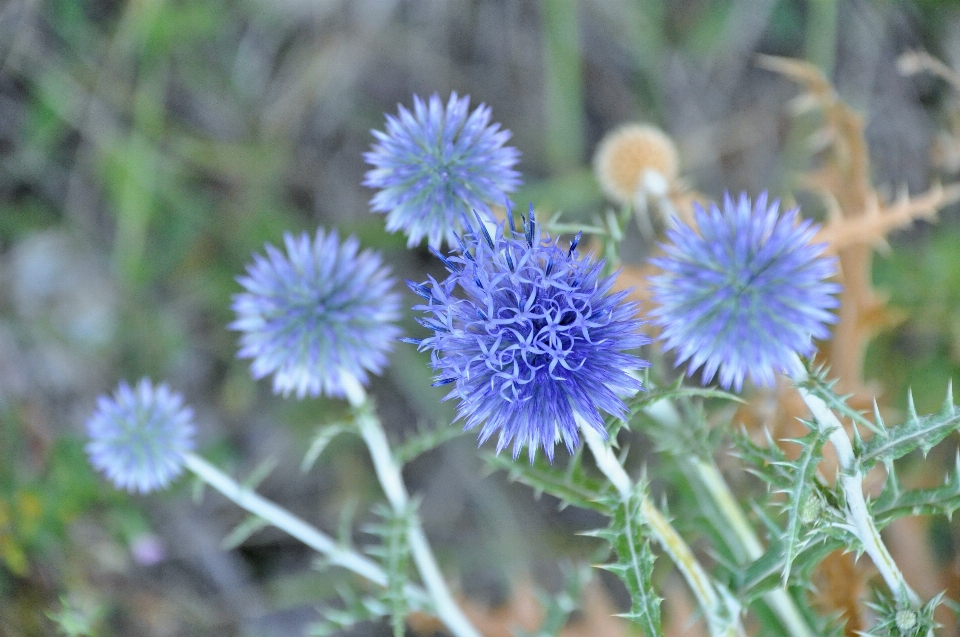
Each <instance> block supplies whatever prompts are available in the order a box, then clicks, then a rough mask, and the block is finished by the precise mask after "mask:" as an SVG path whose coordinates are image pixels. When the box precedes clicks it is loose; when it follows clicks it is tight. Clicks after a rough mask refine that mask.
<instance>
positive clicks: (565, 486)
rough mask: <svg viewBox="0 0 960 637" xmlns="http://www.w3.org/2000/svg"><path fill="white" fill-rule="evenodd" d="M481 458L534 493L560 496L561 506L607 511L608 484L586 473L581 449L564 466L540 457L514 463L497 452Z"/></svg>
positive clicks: (604, 512)
mask: <svg viewBox="0 0 960 637" xmlns="http://www.w3.org/2000/svg"><path fill="white" fill-rule="evenodd" d="M483 458H484V459H485V460H486V462H487V464H488V465H490V466H491V467H492V468H494V469H503V470H505V471H506V472H507V476H508V477H509V478H510V479H511V480H513V481H515V482H522V483H523V484H525V485H527V486H529V487H532V488H533V489H534V492H535V493H536V494H537V495H539V494H540V493H548V494H550V495H552V496H554V497H556V498H559V499H560V502H561V506H562V507H566V506H568V505H574V506H578V507H581V508H584V509H593V510H595V511H599V512H600V513H603V514H606V515H609V514H610V509H609V508H608V507H607V505H606V504H605V499H604V497H603V496H604V494H605V493H606V492H608V491H609V490H610V485H609V484H607V483H606V482H604V481H602V480H597V479H596V478H593V477H590V476H588V475H587V474H586V472H585V471H584V470H583V453H582V452H581V451H578V452H577V453H576V454H574V455H573V457H571V458H570V461H569V462H568V463H567V466H566V468H563V469H561V468H559V467H557V466H556V465H553V464H550V462H548V461H547V460H546V459H545V458H541V457H538V458H537V459H536V460H535V461H534V462H533V464H528V463H526V462H516V461H514V460H512V459H511V458H509V457H507V456H501V455H499V454H496V455H495V454H483Z"/></svg>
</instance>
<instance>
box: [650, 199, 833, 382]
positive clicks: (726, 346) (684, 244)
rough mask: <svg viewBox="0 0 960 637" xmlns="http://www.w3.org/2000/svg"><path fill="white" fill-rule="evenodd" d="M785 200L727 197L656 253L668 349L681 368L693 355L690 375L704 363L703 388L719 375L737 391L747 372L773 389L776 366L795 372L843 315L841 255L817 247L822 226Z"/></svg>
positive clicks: (656, 286)
mask: <svg viewBox="0 0 960 637" xmlns="http://www.w3.org/2000/svg"><path fill="white" fill-rule="evenodd" d="M779 203H780V202H779V201H776V200H775V201H774V202H773V203H771V204H768V203H767V195H766V193H763V194H761V195H760V196H759V197H758V198H757V201H756V203H755V204H753V205H751V203H750V199H749V198H748V197H747V195H746V194H742V195H740V198H739V200H737V201H736V202H734V201H733V200H732V199H731V198H730V196H729V195H725V196H724V201H723V210H722V211H721V210H720V209H719V208H718V207H717V206H716V205H711V206H710V209H709V211H704V210H703V209H702V208H700V207H697V209H696V223H697V229H693V228H691V227H689V226H685V225H680V226H677V227H675V228H673V229H671V230H669V231H668V232H667V237H668V238H669V239H670V241H671V243H669V244H667V245H664V246H662V247H663V248H664V250H665V251H666V256H665V257H663V258H655V259H651V262H653V263H654V265H656V266H658V267H659V268H660V269H661V270H662V271H663V273H662V274H660V275H658V276H655V277H652V278H651V284H652V285H651V290H652V293H653V300H654V301H655V302H656V303H657V304H658V305H659V307H658V308H657V309H655V310H654V311H653V312H652V315H653V316H654V317H655V319H654V320H655V323H656V324H658V325H660V326H661V327H662V328H663V339H664V341H665V347H666V348H668V349H674V350H676V352H677V364H678V365H681V364H683V363H684V362H685V361H689V369H688V374H692V373H693V372H694V371H695V370H696V369H697V368H699V367H701V366H703V373H702V379H703V383H704V384H706V383H709V382H710V381H711V380H712V379H713V378H714V376H715V375H717V373H718V372H719V377H720V385H722V386H723V387H725V388H728V389H729V388H730V387H733V388H735V389H736V390H737V391H740V389H741V387H742V386H743V379H744V378H745V377H746V376H747V375H748V374H749V376H750V378H751V380H753V382H754V383H756V384H758V385H772V384H773V381H774V374H775V372H778V371H779V372H786V373H792V372H794V371H798V370H795V369H794V367H795V361H796V360H797V359H796V355H797V354H800V355H809V354H811V353H812V352H813V350H814V344H813V339H815V338H818V339H822V338H826V337H827V336H828V335H829V332H828V330H827V327H826V324H827V323H833V322H834V321H835V320H836V317H835V315H834V314H833V313H831V312H830V311H829V310H831V309H833V308H835V307H837V306H838V304H839V303H838V301H837V299H836V297H835V296H834V295H835V294H836V293H837V292H838V291H839V290H840V286H839V285H837V284H835V283H829V282H827V279H829V278H830V277H831V276H833V275H834V274H835V273H836V270H837V265H836V259H834V258H827V257H822V256H820V255H821V253H822V252H823V250H824V248H825V245H824V244H811V243H810V240H811V239H812V238H813V236H814V235H815V234H816V232H817V229H818V226H817V225H815V224H813V223H812V222H811V221H809V220H802V221H798V218H797V217H798V215H797V213H798V210H796V209H794V210H790V211H788V212H786V213H784V214H783V215H780V214H779V213H778V208H779Z"/></svg>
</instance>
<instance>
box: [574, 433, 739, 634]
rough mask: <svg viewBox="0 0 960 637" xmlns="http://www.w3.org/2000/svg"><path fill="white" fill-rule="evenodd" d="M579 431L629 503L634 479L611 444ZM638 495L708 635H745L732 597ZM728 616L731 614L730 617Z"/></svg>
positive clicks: (646, 497)
mask: <svg viewBox="0 0 960 637" xmlns="http://www.w3.org/2000/svg"><path fill="white" fill-rule="evenodd" d="M580 431H581V432H582V433H583V437H584V440H586V443H587V446H588V447H590V451H591V452H592V453H593V457H594V458H595V459H596V462H597V467H598V468H599V469H600V471H602V472H603V474H604V475H605V476H607V478H608V479H609V480H610V482H611V483H612V484H613V486H614V488H616V490H617V492H618V493H619V494H620V498H621V499H622V500H623V501H624V502H628V501H629V500H630V498H632V497H633V495H634V484H633V480H631V479H630V476H628V475H627V472H626V471H625V470H624V468H623V465H621V464H620V461H619V460H617V457H616V456H615V455H614V453H613V449H612V448H611V446H610V443H608V442H606V441H604V440H603V439H602V438H601V437H600V434H598V433H597V432H596V431H595V430H594V429H593V428H592V427H590V426H589V425H586V424H582V425H581V427H580ZM641 497H642V498H643V499H642V500H641V504H640V514H641V515H642V516H643V518H644V521H645V522H646V523H647V524H648V525H649V527H650V529H651V531H652V533H653V539H654V540H656V542H657V543H658V544H659V545H660V546H661V547H662V548H663V550H664V551H665V552H666V553H667V555H669V556H670V559H671V560H672V561H673V563H674V565H675V566H676V567H677V570H679V571H680V573H681V574H682V575H683V577H684V579H685V580H686V581H687V585H688V586H689V587H690V590H692V591H693V594H694V596H695V597H696V598H697V602H698V603H699V604H700V608H701V609H703V612H704V615H705V616H706V618H707V623H708V625H709V628H710V634H711V635H713V636H715V637H719V636H721V635H723V636H727V635H731V636H732V635H744V634H745V633H744V630H743V626H742V625H741V624H740V619H739V609H732V610H731V609H730V608H729V605H730V604H731V603H735V602H734V601H733V599H732V597H730V596H726V597H727V599H721V597H720V594H719V593H718V590H717V588H716V587H715V585H714V582H713V580H712V578H711V577H710V575H709V574H708V573H707V572H706V570H704V568H703V566H702V565H701V564H700V562H698V561H697V558H696V557H695V556H694V554H693V551H691V550H690V547H689V546H687V543H686V542H685V541H684V539H683V538H682V537H681V536H680V534H679V533H677V531H676V529H674V528H673V526H672V525H671V524H670V522H669V521H668V520H667V519H666V518H665V517H664V516H663V514H662V513H660V510H659V509H657V507H656V505H654V504H653V502H651V500H650V496H649V494H647V493H646V492H644V493H643V494H641ZM731 615H732V617H730V616H731ZM725 618H726V619H725Z"/></svg>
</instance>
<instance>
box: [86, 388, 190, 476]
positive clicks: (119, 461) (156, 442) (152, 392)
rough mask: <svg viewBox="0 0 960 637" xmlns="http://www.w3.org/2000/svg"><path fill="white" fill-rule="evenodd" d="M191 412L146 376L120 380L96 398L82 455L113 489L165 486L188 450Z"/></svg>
mask: <svg viewBox="0 0 960 637" xmlns="http://www.w3.org/2000/svg"><path fill="white" fill-rule="evenodd" d="M193 433H194V427H193V410H192V409H190V408H189V407H184V405H183V397H182V396H180V394H177V393H174V392H171V391H170V388H169V387H167V385H165V384H162V385H159V386H157V387H154V386H153V384H152V383H151V382H150V381H149V380H148V379H146V378H144V379H143V380H141V381H140V382H139V383H137V386H136V387H135V388H131V387H130V385H128V384H127V383H125V382H121V383H120V386H119V387H118V388H117V391H116V392H115V393H114V394H113V397H112V398H111V397H108V396H100V398H99V399H98V400H97V410H96V411H95V412H94V414H93V415H92V416H91V417H90V418H89V420H87V435H88V436H89V438H90V440H89V441H88V442H87V445H86V450H87V455H88V456H89V457H90V463H91V464H92V465H93V466H94V468H95V469H97V470H98V471H101V472H102V473H104V474H105V475H106V476H107V478H108V479H109V480H110V481H111V482H113V484H114V485H116V487H117V488H118V489H126V490H127V491H131V492H132V491H139V492H140V493H149V492H150V491H155V490H157V489H162V488H165V487H166V486H167V485H168V484H170V481H171V480H173V479H174V478H175V477H177V476H178V475H180V472H181V471H182V470H183V456H184V454H185V453H187V452H189V451H192V450H193Z"/></svg>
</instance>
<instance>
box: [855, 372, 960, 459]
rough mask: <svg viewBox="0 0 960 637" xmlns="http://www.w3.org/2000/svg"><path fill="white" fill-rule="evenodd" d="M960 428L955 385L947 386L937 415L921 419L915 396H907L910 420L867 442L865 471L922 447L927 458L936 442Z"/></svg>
mask: <svg viewBox="0 0 960 637" xmlns="http://www.w3.org/2000/svg"><path fill="white" fill-rule="evenodd" d="M958 428H960V409H958V408H957V406H956V405H955V404H954V403H953V383H952V382H951V383H950V384H949V385H948V386H947V397H946V399H945V400H944V402H943V407H941V409H940V411H939V412H937V413H936V414H930V415H927V416H918V415H917V410H916V408H915V407H914V404H913V395H912V394H910V395H908V400H907V419H906V420H905V421H904V422H903V424H900V425H897V426H896V427H891V428H889V429H887V428H884V429H883V430H882V431H880V432H878V433H876V434H875V435H874V436H873V438H871V439H870V440H869V441H867V442H866V444H865V446H864V449H863V453H862V454H861V455H860V462H861V463H862V464H863V468H864V470H867V469H869V468H870V467H872V466H873V465H874V464H876V463H877V462H878V461H881V462H884V463H885V464H889V463H891V462H893V461H894V460H896V459H898V458H902V457H903V456H905V455H907V454H908V453H910V452H911V451H913V450H914V449H917V448H919V449H920V450H921V451H922V452H923V455H924V456H926V455H927V452H929V451H930V449H932V448H933V447H934V446H935V445H936V444H937V443H939V442H940V441H941V440H943V439H944V438H946V437H947V436H948V435H950V434H951V433H953V432H954V431H956V430H957V429H958Z"/></svg>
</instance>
